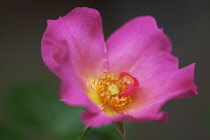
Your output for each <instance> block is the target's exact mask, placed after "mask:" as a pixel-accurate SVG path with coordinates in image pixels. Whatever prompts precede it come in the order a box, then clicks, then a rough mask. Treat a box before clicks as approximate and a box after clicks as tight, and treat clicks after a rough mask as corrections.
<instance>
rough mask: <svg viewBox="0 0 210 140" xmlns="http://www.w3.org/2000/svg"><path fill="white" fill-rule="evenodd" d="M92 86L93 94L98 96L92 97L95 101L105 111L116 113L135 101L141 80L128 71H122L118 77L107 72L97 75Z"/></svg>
mask: <svg viewBox="0 0 210 140" xmlns="http://www.w3.org/2000/svg"><path fill="white" fill-rule="evenodd" d="M91 86H92V88H93V90H94V93H93V94H94V95H95V96H97V97H93V98H92V99H93V101H94V102H95V103H96V104H98V105H99V106H100V108H101V110H103V111H104V112H105V113H107V114H115V113H114V112H118V113H119V112H121V110H122V109H123V107H125V106H126V105H128V104H129V103H131V102H132V101H133V95H134V94H135V92H136V91H137V90H138V88H139V82H138V80H137V79H136V78H135V77H134V76H132V75H131V74H129V73H128V72H121V73H120V74H119V76H117V77H116V76H115V75H114V74H111V73H110V72H106V73H104V74H103V75H99V76H97V77H96V78H95V79H94V81H93V82H92V83H91ZM96 100H97V101H96ZM110 110H111V111H110Z"/></svg>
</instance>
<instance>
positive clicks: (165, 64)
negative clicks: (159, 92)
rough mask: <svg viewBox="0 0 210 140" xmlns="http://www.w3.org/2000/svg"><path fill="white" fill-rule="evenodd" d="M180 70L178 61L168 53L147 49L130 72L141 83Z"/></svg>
mask: <svg viewBox="0 0 210 140" xmlns="http://www.w3.org/2000/svg"><path fill="white" fill-rule="evenodd" d="M177 69H178V59H177V58H176V57H174V56H172V55H171V54H169V53H168V52H164V51H150V50H149V49H145V51H144V53H142V54H141V56H140V58H139V59H138V60H136V62H135V64H133V66H132V68H131V69H130V72H131V73H133V74H134V75H136V76H137V77H138V78H139V81H140V83H141V82H143V81H144V80H146V79H148V78H152V77H153V76H156V75H157V74H160V73H162V72H167V71H174V70H177Z"/></svg>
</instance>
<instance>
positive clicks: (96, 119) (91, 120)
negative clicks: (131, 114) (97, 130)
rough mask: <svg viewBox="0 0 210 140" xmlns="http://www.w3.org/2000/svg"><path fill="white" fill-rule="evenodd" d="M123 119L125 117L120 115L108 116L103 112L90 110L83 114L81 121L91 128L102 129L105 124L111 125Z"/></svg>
mask: <svg viewBox="0 0 210 140" xmlns="http://www.w3.org/2000/svg"><path fill="white" fill-rule="evenodd" d="M122 118H123V115H121V114H119V115H116V116H108V115H106V114H105V113H103V112H102V111H98V112H91V111H89V109H87V110H85V111H84V112H83V113H82V117H81V120H82V121H83V122H84V123H85V124H86V125H87V126H91V127H100V126H103V125H105V124H109V123H112V122H115V121H119V120H121V119H122Z"/></svg>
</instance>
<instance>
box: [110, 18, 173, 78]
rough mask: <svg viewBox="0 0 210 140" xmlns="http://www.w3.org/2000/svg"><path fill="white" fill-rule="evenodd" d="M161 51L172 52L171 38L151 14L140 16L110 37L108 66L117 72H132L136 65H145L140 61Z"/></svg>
mask: <svg viewBox="0 0 210 140" xmlns="http://www.w3.org/2000/svg"><path fill="white" fill-rule="evenodd" d="M160 51H162V52H165V53H167V54H168V53H169V52H171V42H170V40H169V38H168V37H167V36H166V35H165V34H164V33H163V31H162V29H158V27H157V24H156V21H155V19H154V18H152V17H150V16H144V17H138V18H135V19H133V20H131V21H129V22H128V23H126V24H125V25H123V26H122V27H121V28H119V29H118V30H117V31H116V32H114V33H113V34H112V35H111V36H110V37H109V38H108V40H107V53H108V57H109V65H108V68H109V70H111V71H113V72H115V73H117V72H120V71H130V72H131V71H132V70H133V69H134V68H135V67H136V66H139V68H141V67H142V68H143V67H144V65H139V64H140V63H139V62H138V61H141V62H142V61H144V60H145V59H150V58H147V57H154V56H152V55H153V54H155V53H159V52H160ZM145 52H146V53H145ZM150 53H151V54H150ZM162 55H163V54H162ZM156 56H157V55H156ZM157 57H158V56H157ZM159 57H161V56H159ZM160 59H161V58H160ZM171 59H174V60H173V61H175V65H176V63H177V62H176V60H175V58H171ZM147 61H148V60H147ZM156 62H157V61H156ZM158 63H159V62H158ZM166 63H167V62H166ZM151 67H152V66H150V68H151ZM175 67H177V65H176V66H175ZM148 70H149V69H148ZM134 74H135V73H134Z"/></svg>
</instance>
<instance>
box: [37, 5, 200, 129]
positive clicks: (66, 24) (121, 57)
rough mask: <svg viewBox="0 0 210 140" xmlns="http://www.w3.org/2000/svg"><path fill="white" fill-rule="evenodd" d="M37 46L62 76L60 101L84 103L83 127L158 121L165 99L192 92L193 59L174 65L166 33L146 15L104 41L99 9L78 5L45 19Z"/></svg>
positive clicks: (44, 58) (182, 96)
mask: <svg viewBox="0 0 210 140" xmlns="http://www.w3.org/2000/svg"><path fill="white" fill-rule="evenodd" d="M41 46H42V47H41V51H42V57H43V60H44V62H45V64H46V65H47V67H48V68H49V69H50V70H51V71H52V72H53V73H54V74H55V75H57V76H58V77H59V78H60V79H61V91H60V93H61V95H60V96H61V99H62V101H64V102H65V103H66V104H68V105H71V106H85V107H86V110H84V112H83V113H82V116H81V120H82V121H83V122H84V123H85V124H86V125H87V126H92V127H99V126H102V125H105V124H108V123H112V122H116V121H120V122H123V121H140V122H143V121H161V122H162V121H165V120H166V119H167V117H168V115H167V113H166V112H165V111H160V109H161V107H162V106H163V105H164V104H165V103H166V102H167V101H169V100H171V99H177V98H184V97H191V96H194V95H197V87H196V85H195V84H194V66H195V64H191V65H189V66H187V67H184V68H181V69H179V68H178V59H177V58H176V57H174V56H172V55H171V54H170V52H171V49H172V45H171V42H170V40H169V38H168V37H167V36H166V35H165V34H164V33H163V30H162V29H159V28H158V27H157V24H156V21H155V19H154V18H153V17H151V16H143V17H137V18H135V19H132V20H131V21H129V22H127V23H126V24H125V25H123V26H122V27H120V28H119V29H118V30H116V31H115V32H114V33H113V34H112V35H111V36H110V37H109V38H108V39H107V41H106V42H105V41H104V36H103V31H102V21H101V16H100V14H99V12H98V11H97V10H95V9H91V8H86V7H82V8H81V7H78V8H75V9H73V10H72V11H71V12H70V13H68V14H67V15H66V16H64V17H60V18H59V19H57V20H48V26H47V29H46V31H45V33H44V35H43V38H42V43H41Z"/></svg>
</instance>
